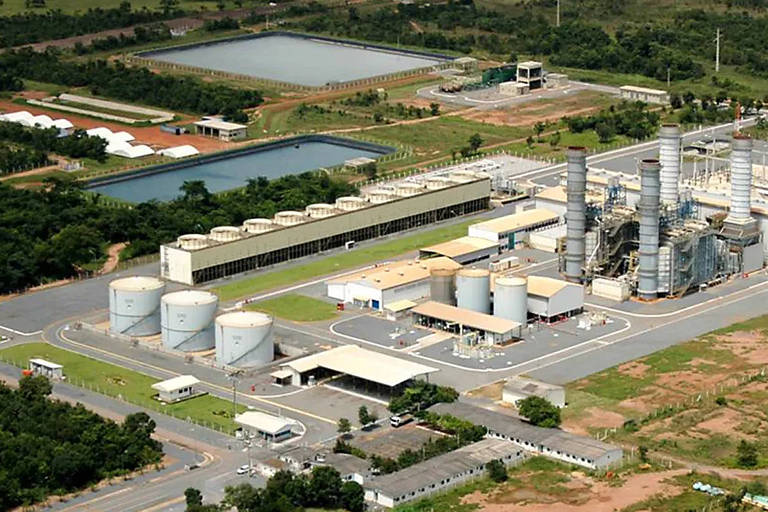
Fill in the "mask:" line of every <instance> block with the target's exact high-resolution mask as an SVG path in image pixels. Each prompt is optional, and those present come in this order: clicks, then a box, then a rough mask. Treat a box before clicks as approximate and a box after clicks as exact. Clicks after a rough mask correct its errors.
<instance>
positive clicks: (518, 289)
mask: <svg viewBox="0 0 768 512" xmlns="http://www.w3.org/2000/svg"><path fill="white" fill-rule="evenodd" d="M493 316H498V317H501V318H506V319H507V320H512V321H513V322H517V323H519V324H520V325H522V326H525V325H526V324H527V323H528V280H527V279H525V278H522V277H499V278H498V279H496V281H495V282H494V290H493Z"/></svg>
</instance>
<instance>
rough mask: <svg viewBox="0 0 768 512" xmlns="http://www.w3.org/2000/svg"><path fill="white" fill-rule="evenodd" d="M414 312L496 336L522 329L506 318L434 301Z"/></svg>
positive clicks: (422, 305) (426, 303)
mask: <svg viewBox="0 0 768 512" xmlns="http://www.w3.org/2000/svg"><path fill="white" fill-rule="evenodd" d="M413 312H414V313H418V314H420V315H424V316H428V317H430V318H437V319H438V320H443V321H444V322H454V323H456V324H460V325H463V326H465V327H469V328H472V329H479V330H481V331H486V332H492V333H495V334H506V333H508V332H510V331H512V330H514V329H517V328H518V327H520V324H519V323H517V322H513V321H512V320H507V319H506V318H500V317H498V316H491V315H486V314H484V313H478V312H477V311H471V310H469V309H461V308H457V307H456V306H450V305H448V304H443V303H441V302H434V301H430V302H425V303H424V304H421V305H419V306H416V307H415V308H413Z"/></svg>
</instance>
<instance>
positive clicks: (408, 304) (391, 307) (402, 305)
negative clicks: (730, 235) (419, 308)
mask: <svg viewBox="0 0 768 512" xmlns="http://www.w3.org/2000/svg"><path fill="white" fill-rule="evenodd" d="M415 306H416V303H415V302H413V301H412V300H407V299H404V300H396V301H395V302H390V303H389V304H387V305H385V306H384V309H386V310H387V311H391V312H393V313H398V312H400V311H405V310H406V309H411V308H412V307H415Z"/></svg>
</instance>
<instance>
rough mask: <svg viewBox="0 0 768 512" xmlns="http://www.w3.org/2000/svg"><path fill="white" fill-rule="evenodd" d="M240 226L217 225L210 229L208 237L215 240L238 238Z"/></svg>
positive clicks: (222, 240) (227, 240)
mask: <svg viewBox="0 0 768 512" xmlns="http://www.w3.org/2000/svg"><path fill="white" fill-rule="evenodd" d="M240 236H241V233H240V228H237V227H235V226H218V227H215V228H213V229H212V230H211V233H210V234H209V235H208V238H210V239H211V240H213V241H215V242H231V241H233V240H237V239H238V238H240Z"/></svg>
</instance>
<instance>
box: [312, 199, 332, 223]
mask: <svg viewBox="0 0 768 512" xmlns="http://www.w3.org/2000/svg"><path fill="white" fill-rule="evenodd" d="M307 215H308V216H309V217H310V218H312V219H324V218H326V217H332V216H334V215H336V209H335V208H334V207H333V205H332V204H327V203H315V204H311V205H309V206H307Z"/></svg>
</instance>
